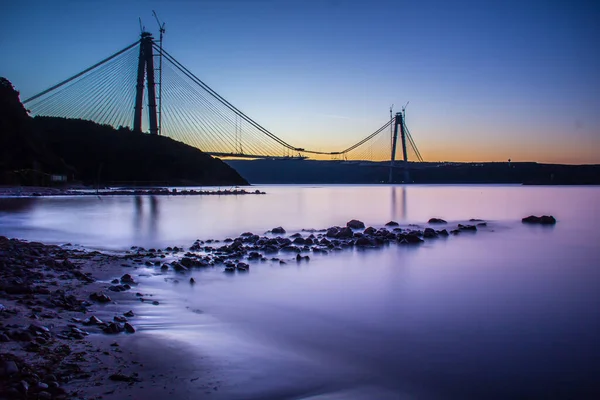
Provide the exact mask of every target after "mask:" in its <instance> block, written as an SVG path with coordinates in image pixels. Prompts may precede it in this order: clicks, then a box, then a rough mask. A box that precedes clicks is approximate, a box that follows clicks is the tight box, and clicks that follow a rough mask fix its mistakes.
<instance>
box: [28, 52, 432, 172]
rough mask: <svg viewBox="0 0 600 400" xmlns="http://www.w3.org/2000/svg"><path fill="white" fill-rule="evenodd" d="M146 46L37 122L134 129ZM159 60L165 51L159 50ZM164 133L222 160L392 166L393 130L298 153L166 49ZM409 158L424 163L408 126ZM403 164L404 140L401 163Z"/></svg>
mask: <svg viewBox="0 0 600 400" xmlns="http://www.w3.org/2000/svg"><path fill="white" fill-rule="evenodd" d="M139 43H140V42H139V41H138V42H136V43H133V44H131V45H129V46H127V47H126V48H124V49H122V50H120V51H118V52H117V53H115V54H113V55H111V56H110V57H108V58H106V59H104V60H102V61H100V62H99V63H97V64H95V65H93V66H91V67H90V68H87V69H86V70H84V71H82V72H80V73H78V74H76V75H74V76H72V77H70V78H69V79H66V80H64V81H62V82H60V83H59V84H57V85H55V86H53V87H51V88H49V89H47V90H45V91H43V92H41V93H39V94H37V95H35V96H33V97H31V98H29V99H27V100H25V101H24V102H23V103H24V104H26V106H27V108H28V109H29V110H30V111H31V113H32V114H33V115H41V116H53V117H64V118H79V119H85V120H91V121H94V122H96V123H99V124H107V125H112V126H113V127H115V128H118V127H120V126H124V127H130V128H132V127H133V117H134V103H135V96H136V84H137V66H138V56H139V47H138V44H139ZM153 47H154V51H155V52H156V53H157V54H158V53H159V51H160V49H159V48H158V46H156V45H153ZM162 57H163V62H162V69H161V73H162V79H161V82H160V85H161V92H162V99H161V101H162V115H161V118H162V123H161V134H162V135H166V136H169V137H171V138H173V139H175V140H178V141H181V142H184V143H186V144H189V145H191V146H194V147H197V148H199V149H201V150H202V151H204V152H207V153H209V154H212V155H215V156H220V157H314V156H328V155H329V156H331V157H333V158H336V159H346V160H370V161H385V160H389V159H390V155H391V146H392V145H391V138H390V133H389V132H390V129H389V128H390V126H393V124H395V119H394V118H392V119H391V120H390V121H388V122H387V123H385V124H384V125H383V126H381V127H380V128H379V129H377V130H376V131H375V132H373V133H371V134H370V135H368V136H367V137H365V138H364V139H362V140H359V141H358V142H356V143H354V144H352V145H351V146H349V147H346V148H345V149H343V150H341V151H331V152H326V151H315V150H311V149H303V148H297V147H295V146H293V145H291V144H289V143H288V142H286V141H284V140H283V139H281V138H279V137H278V136H276V135H275V134H273V133H272V132H270V131H269V130H268V129H266V128H264V127H263V126H262V125H260V124H259V123H258V122H256V121H254V120H253V119H252V118H250V117H249V116H248V115H246V114H245V113H243V112H242V111H241V110H239V109H238V108H236V107H235V106H234V105H232V104H231V103H230V102H229V101H227V100H226V99H225V98H223V97H222V96H220V95H219V94H218V93H217V92H216V91H214V90H213V89H212V88H210V87H209V86H208V85H207V84H206V83H204V82H203V81H202V80H200V79H199V78H198V77H197V76H195V75H194V74H193V73H192V72H191V71H190V70H188V69H187V68H186V67H185V66H183V65H182V64H181V63H180V62H178V61H177V60H176V59H175V58H174V57H173V56H171V55H170V54H169V53H167V52H166V51H165V50H164V49H162ZM145 84H147V82H145ZM144 94H145V96H146V98H145V99H144V102H143V103H144V107H143V116H142V117H143V118H142V121H143V123H142V130H143V131H147V129H148V122H147V121H148V107H147V103H148V98H147V90H144ZM404 133H405V137H406V144H407V152H408V153H409V154H410V157H409V159H411V160H419V161H422V160H423V158H422V157H421V154H420V153H419V150H418V148H417V146H416V144H415V142H414V140H413V138H412V135H411V134H410V131H409V130H408V128H407V127H406V125H404ZM401 158H402V149H401V141H400V137H399V138H398V143H397V151H396V159H401Z"/></svg>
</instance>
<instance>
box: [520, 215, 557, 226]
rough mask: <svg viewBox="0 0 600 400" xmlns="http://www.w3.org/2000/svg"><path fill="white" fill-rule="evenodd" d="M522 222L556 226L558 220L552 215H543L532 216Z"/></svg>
mask: <svg viewBox="0 0 600 400" xmlns="http://www.w3.org/2000/svg"><path fill="white" fill-rule="evenodd" d="M521 222H523V223H525V224H541V225H554V224H556V219H555V218H554V217H553V216H552V215H542V216H541V217H536V216H535V215H530V216H529V217H525V218H523V219H522V220H521Z"/></svg>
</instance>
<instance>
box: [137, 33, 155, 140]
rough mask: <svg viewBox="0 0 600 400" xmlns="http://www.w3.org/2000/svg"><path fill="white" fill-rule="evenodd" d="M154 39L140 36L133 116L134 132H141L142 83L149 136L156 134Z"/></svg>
mask: <svg viewBox="0 0 600 400" xmlns="http://www.w3.org/2000/svg"><path fill="white" fill-rule="evenodd" d="M153 45H154V37H153V36H152V34H151V33H150V32H145V31H143V32H142V33H141V34H140V56H139V59H138V71H137V85H136V94H135V111H134V116H133V130H134V132H142V108H143V103H144V81H145V82H146V86H147V88H148V124H149V126H150V134H152V135H157V134H158V119H157V116H156V83H155V80H154V54H153Z"/></svg>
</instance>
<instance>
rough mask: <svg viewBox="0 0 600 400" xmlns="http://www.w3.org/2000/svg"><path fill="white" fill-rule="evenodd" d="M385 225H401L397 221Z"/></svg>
mask: <svg viewBox="0 0 600 400" xmlns="http://www.w3.org/2000/svg"><path fill="white" fill-rule="evenodd" d="M385 226H400V224H399V223H397V222H396V221H390V222H388V223H387V224H385Z"/></svg>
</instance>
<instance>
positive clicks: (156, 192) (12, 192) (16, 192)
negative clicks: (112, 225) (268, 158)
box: [0, 186, 266, 198]
mask: <svg viewBox="0 0 600 400" xmlns="http://www.w3.org/2000/svg"><path fill="white" fill-rule="evenodd" d="M247 194H266V193H265V192H261V191H260V190H251V191H249V190H245V189H217V190H211V189H207V190H203V189H186V188H172V189H169V188H165V187H156V188H145V189H139V188H120V189H100V190H95V189H82V188H79V189H74V188H64V189H60V188H46V187H33V186H32V187H28V186H21V187H0V198H19V197H50V196H56V197H58V196H228V195H229V196H231V195H236V196H237V195H247Z"/></svg>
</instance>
